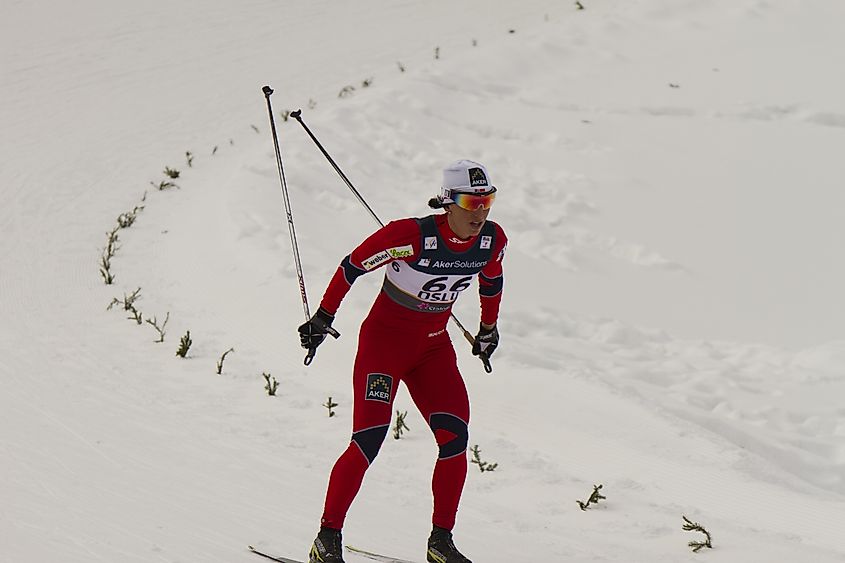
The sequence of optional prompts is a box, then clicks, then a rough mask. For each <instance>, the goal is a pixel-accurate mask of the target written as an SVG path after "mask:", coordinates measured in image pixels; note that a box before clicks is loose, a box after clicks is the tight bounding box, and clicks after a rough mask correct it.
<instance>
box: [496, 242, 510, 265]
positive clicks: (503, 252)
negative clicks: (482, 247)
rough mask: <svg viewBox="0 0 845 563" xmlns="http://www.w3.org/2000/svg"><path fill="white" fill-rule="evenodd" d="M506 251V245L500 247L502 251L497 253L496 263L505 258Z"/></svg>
mask: <svg viewBox="0 0 845 563" xmlns="http://www.w3.org/2000/svg"><path fill="white" fill-rule="evenodd" d="M507 249H508V245H505V246H503V247H502V250H500V251H499V257H498V258H496V262H501V261H502V258H504V257H505V250H507Z"/></svg>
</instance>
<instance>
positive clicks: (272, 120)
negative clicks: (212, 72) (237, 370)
mask: <svg viewBox="0 0 845 563" xmlns="http://www.w3.org/2000/svg"><path fill="white" fill-rule="evenodd" d="M261 91H262V92H264V97H265V98H266V99H267V112H268V113H269V114H270V131H271V132H272V134H273V147H274V148H275V149H276V164H277V165H278V168H279V182H280V183H281V185H282V199H284V202H285V213H286V214H287V218H288V231H289V232H290V244H291V247H292V249H293V260H294V264H296V277H297V278H298V279H299V294H300V297H302V310H303V312H304V313H305V321H306V322H308V321H309V320H311V312H310V311H309V310H308V295H307V294H306V293H305V276H304V275H303V273H302V261H301V260H300V258H299V246H298V245H297V242H296V229H295V228H294V226H293V212H292V211H291V206H290V196H289V195H288V183H287V181H286V180H285V167H284V165H283V164H282V152H281V150H280V149H279V137H278V135H277V134H276V120H275V118H274V117H273V107H272V105H271V104H270V96H271V95H272V94H273V89H272V88H270V87H269V86H264V87H263V88H262V89H261ZM326 332H328V333H329V334H331V335H332V336H333V337H334V338H339V337H340V333H339V332H338V331H336V330H335V329H333V328H332V327H330V326H329V327H326ZM316 352H317V347H316V346H315V347H313V348H309V349H308V354H307V355H306V356H305V362H304V363H305V365H306V366H307V365H310V364H311V360H313V359H314V354H315V353H316Z"/></svg>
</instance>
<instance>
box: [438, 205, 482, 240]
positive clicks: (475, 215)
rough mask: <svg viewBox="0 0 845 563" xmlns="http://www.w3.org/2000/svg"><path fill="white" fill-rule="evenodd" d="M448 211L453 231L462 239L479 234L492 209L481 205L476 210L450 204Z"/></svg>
mask: <svg viewBox="0 0 845 563" xmlns="http://www.w3.org/2000/svg"><path fill="white" fill-rule="evenodd" d="M446 213H447V214H448V219H449V227H451V229H452V232H453V233H455V234H456V235H458V237H460V238H462V239H468V238H470V237H475V236H478V234H479V233H480V232H481V227H483V226H484V221H486V220H487V215H489V214H490V210H489V209H483V208H481V207H479V208H478V209H476V210H474V211H469V210H467V209H464V208H462V207H458V206H457V205H449V206H447V207H446Z"/></svg>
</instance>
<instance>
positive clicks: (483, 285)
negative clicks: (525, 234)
mask: <svg viewBox="0 0 845 563" xmlns="http://www.w3.org/2000/svg"><path fill="white" fill-rule="evenodd" d="M495 225H496V239H495V240H496V242H495V244H494V245H493V254H492V256H494V258H493V260H491V261H490V262H488V263H487V265H486V266H485V267H484V269H483V270H481V272H480V273H479V274H478V293H479V295H480V297H481V322H482V323H484V324H486V325H493V324H496V320H497V319H498V318H499V304H500V303H501V302H502V288H503V287H504V285H505V278H504V274H503V271H502V261H503V260H504V259H505V250H506V249H507V247H508V237H507V236H506V235H505V231H504V230H502V227H500V226H499V225H498V223H496V224H495Z"/></svg>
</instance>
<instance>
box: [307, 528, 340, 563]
mask: <svg viewBox="0 0 845 563" xmlns="http://www.w3.org/2000/svg"><path fill="white" fill-rule="evenodd" d="M308 561H309V563H344V562H343V540H342V539H341V535H340V530H335V529H334V528H325V527H324V528H320V532H319V533H318V534H317V538H316V539H315V540H314V545H312V546H311V552H310V553H309V554H308Z"/></svg>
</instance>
